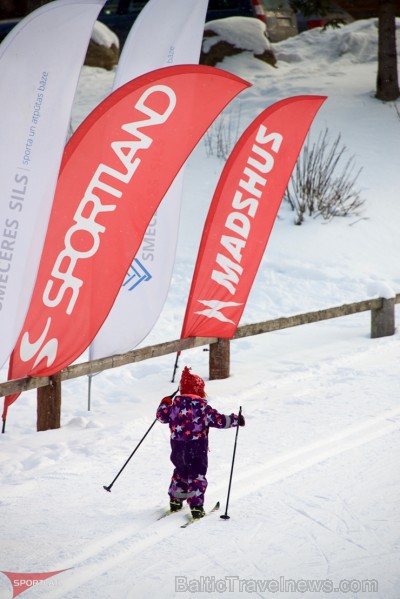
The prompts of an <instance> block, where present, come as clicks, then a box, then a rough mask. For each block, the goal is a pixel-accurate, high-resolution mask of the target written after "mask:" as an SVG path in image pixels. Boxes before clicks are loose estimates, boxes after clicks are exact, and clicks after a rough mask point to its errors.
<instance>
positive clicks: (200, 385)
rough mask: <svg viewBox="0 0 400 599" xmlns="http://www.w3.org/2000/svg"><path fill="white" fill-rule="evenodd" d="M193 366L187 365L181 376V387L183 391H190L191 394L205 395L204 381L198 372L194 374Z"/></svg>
mask: <svg viewBox="0 0 400 599" xmlns="http://www.w3.org/2000/svg"><path fill="white" fill-rule="evenodd" d="M190 371H191V368H188V367H187V366H185V368H184V369H183V372H182V376H181V382H180V385H179V386H180V389H181V393H189V394H190V395H198V396H199V397H205V396H206V394H205V392H204V381H203V379H202V378H200V377H199V376H198V375H197V374H192V373H191V372H190Z"/></svg>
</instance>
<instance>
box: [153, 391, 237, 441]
mask: <svg viewBox="0 0 400 599" xmlns="http://www.w3.org/2000/svg"><path fill="white" fill-rule="evenodd" d="M156 418H157V420H159V421H160V422H163V423H164V424H169V428H170V431H171V440H175V441H196V440H198V439H204V438H205V437H207V435H208V429H209V427H210V426H212V427H215V428H230V427H233V426H238V416H237V415H236V414H230V415H229V416H228V415H225V414H220V413H219V412H218V411H217V410H214V409H213V408H212V407H211V406H209V405H208V403H207V400H206V399H203V398H201V397H199V396H198V395H189V394H186V395H177V396H176V397H175V398H174V400H173V402H172V403H171V400H170V398H169V397H166V398H164V399H163V400H162V401H161V403H160V405H159V406H158V409H157V414H156Z"/></svg>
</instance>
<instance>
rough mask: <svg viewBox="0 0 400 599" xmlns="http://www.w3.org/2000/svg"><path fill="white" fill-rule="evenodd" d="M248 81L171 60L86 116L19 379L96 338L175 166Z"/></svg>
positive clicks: (68, 155)
mask: <svg viewBox="0 0 400 599" xmlns="http://www.w3.org/2000/svg"><path fill="white" fill-rule="evenodd" d="M249 85H250V84H249V83H247V82H246V81H243V80H242V79H240V78H238V77H236V76H234V75H231V74H229V73H226V72H224V71H221V70H219V69H215V68H212V67H205V66H198V65H190V66H188V65H184V66H174V67H168V68H163V69H159V70H157V71H153V72H151V73H148V74H146V75H143V76H142V77H139V78H137V79H134V80H132V81H130V82H129V83H127V84H126V85H124V86H122V87H120V88H119V89H117V90H116V91H115V92H113V93H112V94H111V95H110V96H108V97H107V98H106V99H105V100H104V101H103V102H102V103H101V104H100V105H99V106H98V107H97V108H96V109H95V110H94V111H93V112H92V113H91V114H90V115H89V116H88V117H87V119H86V120H85V121H84V122H83V123H82V125H81V126H80V127H79V129H78V130H77V131H76V133H75V134H74V135H73V137H72V138H71V140H70V141H69V143H68V145H67V147H66V149H65V153H64V157H63V161H62V164H61V169H60V175H59V180H58V184H57V189H56V193H55V198H54V203H53V209H52V214H51V217H50V223H49V228H48V231H47V236H46V240H45V245H44V250H43V254H42V259H41V264H40V269H39V274H38V278H37V281H36V286H35V289H34V292H33V297H32V301H31V305H30V308H29V312H28V315H27V317H26V320H25V324H24V326H23V329H22V332H21V334H20V336H19V339H18V341H17V344H16V347H15V349H14V352H13V354H12V357H11V361H10V372H9V377H10V378H20V377H22V376H44V375H50V374H53V373H55V372H58V371H60V370H61V369H62V368H64V367H65V366H67V365H69V364H71V363H72V362H73V361H74V360H75V359H76V358H77V357H78V356H80V355H81V354H82V352H83V351H84V350H85V349H86V348H87V347H88V345H89V344H90V342H91V341H92V339H93V338H94V336H95V335H96V333H97V331H98V330H99V328H100V326H101V325H102V324H103V322H104V319H105V318H106V317H107V314H108V312H109V311H110V309H111V307H112V304H113V302H114V300H115V297H116V295H117V293H118V291H119V289H120V287H121V284H122V282H123V280H124V277H125V275H126V272H127V271H128V268H129V266H130V264H131V262H132V260H133V258H134V256H135V255H136V253H137V251H138V249H139V246H140V244H141V241H142V238H143V236H144V234H145V231H146V228H147V226H148V223H149V222H150V220H151V217H152V215H153V214H154V212H155V210H156V209H157V207H158V204H159V203H160V201H161V199H162V198H163V196H164V195H165V193H166V191H167V190H168V188H169V186H170V185H171V183H172V181H173V180H174V178H175V176H176V174H177V173H178V171H179V170H180V168H181V167H182V165H183V163H184V162H185V160H186V159H187V157H188V156H189V154H190V152H191V151H192V150H193V148H194V147H195V145H196V144H197V143H198V141H199V139H200V138H201V136H202V135H203V134H204V133H205V131H206V130H207V129H208V127H209V126H210V125H211V123H212V121H213V120H214V119H215V118H216V117H217V116H218V114H219V113H220V112H221V111H222V110H223V108H224V107H225V106H226V105H227V104H228V102H230V101H231V100H232V99H233V98H234V97H235V96H236V95H237V94H238V93H239V92H241V91H242V90H243V89H245V88H246V87H248V86H249ZM131 318H138V319H140V314H132V315H131ZM16 397H17V396H16ZM16 397H15V398H14V399H16ZM12 401H13V398H12V397H9V398H8V400H7V402H8V405H9V403H12Z"/></svg>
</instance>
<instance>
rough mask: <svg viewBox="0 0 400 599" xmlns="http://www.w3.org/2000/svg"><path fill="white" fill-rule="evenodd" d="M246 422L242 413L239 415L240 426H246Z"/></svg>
mask: <svg viewBox="0 0 400 599" xmlns="http://www.w3.org/2000/svg"><path fill="white" fill-rule="evenodd" d="M245 424H246V422H245V419H244V417H243V415H242V414H240V416H239V426H245Z"/></svg>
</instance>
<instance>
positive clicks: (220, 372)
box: [209, 339, 231, 380]
mask: <svg viewBox="0 0 400 599" xmlns="http://www.w3.org/2000/svg"><path fill="white" fill-rule="evenodd" d="M230 349H231V348H230V341H229V339H218V341H217V342H216V343H211V345H210V357H209V373H210V380H213V379H227V378H228V377H229V376H230V356H231V351H230Z"/></svg>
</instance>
